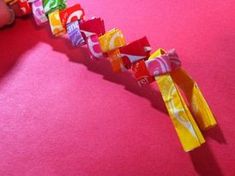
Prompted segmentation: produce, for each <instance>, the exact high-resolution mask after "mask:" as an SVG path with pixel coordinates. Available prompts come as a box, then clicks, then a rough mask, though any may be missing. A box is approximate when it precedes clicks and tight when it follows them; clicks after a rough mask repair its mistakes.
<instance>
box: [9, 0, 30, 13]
mask: <svg viewBox="0 0 235 176" xmlns="http://www.w3.org/2000/svg"><path fill="white" fill-rule="evenodd" d="M9 6H10V7H11V8H12V9H13V10H14V11H15V12H16V16H19V17H21V16H25V15H28V14H31V12H32V9H31V6H30V5H29V2H28V1H27V0H17V1H16V2H14V3H10V4H9Z"/></svg>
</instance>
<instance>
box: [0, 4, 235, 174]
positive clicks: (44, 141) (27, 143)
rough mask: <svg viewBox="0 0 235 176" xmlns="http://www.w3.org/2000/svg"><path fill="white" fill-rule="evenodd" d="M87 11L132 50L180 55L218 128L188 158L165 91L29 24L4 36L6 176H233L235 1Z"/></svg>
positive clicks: (1, 115) (1, 87)
mask: <svg viewBox="0 0 235 176" xmlns="http://www.w3.org/2000/svg"><path fill="white" fill-rule="evenodd" d="M75 2H76V1H70V3H71V4H73V3H75ZM79 2H80V3H81V4H82V5H83V7H84V8H85V10H86V14H87V17H92V16H93V15H94V16H101V17H103V19H104V20H105V23H106V28H107V29H111V28H113V27H118V28H120V29H122V30H123V32H124V34H125V36H126V38H127V40H128V41H133V40H135V39H137V38H140V37H142V36H144V35H147V37H148V38H149V40H150V43H151V45H152V48H153V49H157V48H158V47H163V48H166V49H170V48H172V47H174V48H176V50H177V51H178V54H179V55H180V57H181V59H182V61H183V67H184V68H185V69H186V70H187V71H188V72H189V73H190V74H191V76H193V78H194V79H195V80H196V81H197V82H198V84H199V86H200V88H201V89H202V91H203V93H204V95H205V97H206V99H207V100H208V102H209V104H210V106H211V108H212V109H213V111H214V113H215V115H216V117H217V121H218V123H219V127H218V128H215V129H211V130H210V131H208V132H207V133H205V137H206V139H207V143H206V144H205V145H203V146H202V147H201V148H199V149H197V150H195V151H193V152H190V153H185V152H184V151H183V150H182V147H181V145H180V143H179V140H178V138H177V136H176V132H175V130H174V127H173V125H172V122H171V120H170V119H169V117H168V115H167V113H166V109H165V107H164V103H163V101H162V99H161V96H160V93H159V92H158V90H156V89H153V88H152V89H151V88H139V87H138V86H137V84H136V82H135V80H134V79H132V77H131V75H129V74H127V73H121V74H115V73H112V70H111V67H110V64H109V63H108V62H107V61H100V62H95V61H91V60H89V58H88V54H87V50H86V49H85V48H72V47H71V44H70V43H69V42H68V41H66V40H65V39H55V38H53V37H52V35H51V33H50V30H49V27H48V26H47V25H46V26H44V27H41V28H37V27H36V26H35V24H34V22H33V19H32V18H26V19H21V20H17V21H16V24H15V25H14V27H11V28H6V29H4V30H1V31H0V175H1V176H35V175H37V176H61V175H64V176H78V175H79V176H91V175H92V176H93V175H97V176H106V175H107V176H116V175H120V176H140V175H141V176H142V175H147V176H156V175H190V176H191V175H207V176H209V175H235V120H234V113H235V111H234V109H235V107H234V106H235V100H234V98H235V96H234V95H235V83H234V82H235V77H234V68H235V57H234V55H235V15H234V13H235V1H234V0H224V1H221V0H214V1H201V0H191V1H182V0H171V1H159V0H146V1H140V0H131V1H113V0H112V1H111V0H102V1H93V0H90V1H87V0H86V1H85V0H81V1H79Z"/></svg>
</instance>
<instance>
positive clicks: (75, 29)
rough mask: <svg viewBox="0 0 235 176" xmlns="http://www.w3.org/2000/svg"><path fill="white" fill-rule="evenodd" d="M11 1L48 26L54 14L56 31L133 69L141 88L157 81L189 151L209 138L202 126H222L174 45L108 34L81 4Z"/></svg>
mask: <svg viewBox="0 0 235 176" xmlns="http://www.w3.org/2000/svg"><path fill="white" fill-rule="evenodd" d="M5 2H6V3H8V4H9V5H11V4H14V3H17V4H18V5H19V6H20V7H24V6H25V7H26V11H25V12H24V13H23V14H24V15H26V14H28V13H30V12H31V10H30V9H31V7H30V6H29V2H30V3H31V4H32V5H31V6H32V12H33V15H34V19H35V21H36V23H37V24H38V25H40V24H43V23H45V22H46V21H47V18H48V19H49V24H50V26H51V31H52V34H53V35H55V36H60V35H63V34H65V33H66V32H67V35H68V39H69V40H70V41H71V43H72V45H73V46H81V45H85V44H86V45H87V48H88V50H89V53H90V56H91V58H92V59H102V58H108V60H109V61H110V63H111V65H112V68H113V71H114V72H122V71H128V70H129V71H130V72H132V74H133V76H134V77H135V78H136V80H137V82H138V84H139V85H140V86H146V85H149V84H150V83H153V82H156V83H157V85H158V87H159V90H160V92H161V95H162V97H163V100H164V102H165V105H166V108H167V110H168V113H169V116H170V118H171V120H172V122H173V125H174V127H175V130H176V132H177V135H178V137H179V140H180V142H181V144H182V147H183V149H184V150H185V151H191V150H193V149H195V148H197V147H199V146H201V145H202V144H203V143H204V142H205V139H204V137H203V135H202V132H201V130H206V129H209V128H211V127H213V126H215V125H216V120H215V117H214V115H213V113H212V111H211V110H210V108H209V105H208V104H207V102H206V100H205V98H204V97H203V94H202V92H201V91H200V89H199V88H198V85H197V84H196V82H195V81H194V80H193V79H192V78H191V77H190V76H189V75H188V74H187V73H186V71H184V70H183V68H182V67H181V61H180V59H179V56H178V55H177V53H176V51H175V50H174V49H172V50H169V51H168V52H165V51H164V50H163V49H158V50H157V51H156V52H154V53H152V54H151V46H150V44H149V42H148V39H147V38H146V37H143V38H141V39H138V40H136V41H134V42H131V43H127V42H126V40H125V37H124V35H123V33H122V31H121V30H120V29H116V28H114V29H112V30H110V31H108V32H105V26H104V21H103V20H102V19H101V18H92V19H89V20H85V19H84V14H85V13H84V10H83V9H82V7H81V6H80V4H76V5H74V6H71V7H69V8H66V1H65V0H31V1H25V0H5ZM47 16H48V17H47ZM182 93H183V94H184V96H182ZM184 97H185V98H184Z"/></svg>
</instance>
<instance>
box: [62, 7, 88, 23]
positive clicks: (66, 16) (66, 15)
mask: <svg viewBox="0 0 235 176" xmlns="http://www.w3.org/2000/svg"><path fill="white" fill-rule="evenodd" d="M84 15H85V13H84V10H83V9H82V7H81V6H80V4H76V5H74V6H72V7H69V8H67V9H64V10H62V11H61V12H60V19H61V22H62V25H63V26H64V27H66V25H67V24H69V23H71V22H75V21H79V20H82V19H83V17H84Z"/></svg>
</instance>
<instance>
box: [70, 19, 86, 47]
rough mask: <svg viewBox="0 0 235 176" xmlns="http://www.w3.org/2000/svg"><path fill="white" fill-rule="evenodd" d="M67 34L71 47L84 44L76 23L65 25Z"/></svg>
mask: <svg viewBox="0 0 235 176" xmlns="http://www.w3.org/2000/svg"><path fill="white" fill-rule="evenodd" d="M67 33H68V36H69V39H70V41H71V42H72V45H73V46H81V45H83V44H85V40H84V38H83V37H82V34H81V31H80V28H79V22H78V21H75V22H71V23H69V24H67Z"/></svg>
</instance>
